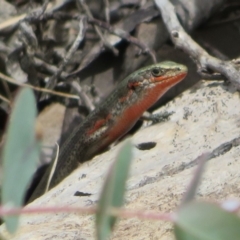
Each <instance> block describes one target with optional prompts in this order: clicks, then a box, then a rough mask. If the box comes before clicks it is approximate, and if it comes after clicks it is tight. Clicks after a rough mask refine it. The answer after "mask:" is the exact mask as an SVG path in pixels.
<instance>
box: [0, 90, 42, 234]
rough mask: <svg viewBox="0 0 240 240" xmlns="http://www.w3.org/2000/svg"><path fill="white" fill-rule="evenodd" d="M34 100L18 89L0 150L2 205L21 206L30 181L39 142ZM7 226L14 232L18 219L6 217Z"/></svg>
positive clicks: (36, 159)
mask: <svg viewBox="0 0 240 240" xmlns="http://www.w3.org/2000/svg"><path fill="white" fill-rule="evenodd" d="M35 119H36V107H35V97H34V94H33V92H32V90H30V89H27V88H25V89H22V90H20V92H19V94H18V96H17V97H16V100H15V105H14V107H13V111H12V114H11V116H10V121H9V124H8V129H7V136H6V141H5V146H4V149H3V156H2V158H3V183H2V204H3V205H4V207H21V206H22V204H23V199H24V195H25V192H26V189H27V186H28V184H29V181H30V179H31V177H32V175H33V173H34V171H35V169H36V164H37V161H38V159H39V153H40V143H39V141H38V140H37V139H36V134H35ZM4 220H5V223H6V227H7V229H8V231H9V232H11V233H14V232H15V231H16V229H17V226H18V216H5V217H4Z"/></svg>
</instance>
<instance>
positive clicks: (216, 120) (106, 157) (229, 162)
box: [0, 81, 240, 240]
mask: <svg viewBox="0 0 240 240" xmlns="http://www.w3.org/2000/svg"><path fill="white" fill-rule="evenodd" d="M239 106H240V99H239V93H238V92H235V91H234V90H233V89H231V88H230V87H227V86H225V85H224V84H223V83H222V82H221V81H219V82H207V83H199V84H198V85H197V86H195V87H193V88H192V89H190V90H188V91H186V92H185V93H184V94H182V95H181V96H179V97H177V98H175V100H174V101H172V102H170V103H168V104H167V105H166V106H165V107H163V108H162V109H160V110H161V111H162V110H167V111H174V114H173V115H172V116H171V117H170V120H169V121H166V122H164V123H159V124H156V125H153V126H149V127H146V128H144V129H142V130H140V131H139V132H137V133H136V134H135V135H134V136H133V137H132V142H133V143H134V144H139V143H143V142H156V143H157V145H156V146H155V147H154V148H153V149H151V150H147V151H140V150H138V149H136V148H134V160H133V164H132V168H131V174H130V177H129V181H128V187H127V190H128V191H127V194H126V204H125V207H127V208H129V209H133V210H137V209H143V210H156V211H160V212H171V211H174V210H175V209H176V207H177V206H178V205H179V203H180V201H181V198H182V195H183V194H184V192H185V190H186V187H187V186H188V184H189V182H190V180H191V178H192V175H193V171H194V166H195V165H196V164H194V163H192V161H193V160H194V159H195V158H197V157H198V156H199V155H201V154H202V153H205V152H209V151H210V152H211V151H213V150H214V149H215V148H217V147H218V146H220V145H221V144H223V143H227V142H229V141H231V140H232V139H234V138H237V137H239V135H240V134H239V133H240V108H239ZM120 145H121V144H118V145H117V146H114V147H113V148H112V149H111V151H108V152H106V153H103V154H101V155H99V156H96V157H95V158H94V159H93V160H92V161H90V162H87V163H85V164H83V165H82V166H80V167H79V168H78V169H77V170H76V171H75V172H73V173H72V174H71V175H70V176H69V177H68V178H66V179H65V180H64V181H63V182H62V183H61V184H59V185H58V186H57V187H55V188H54V189H52V190H51V191H49V192H48V193H47V194H46V195H45V196H43V197H41V198H39V199H37V200H35V201H34V202H33V203H31V204H30V206H31V207H33V206H42V207H44V206H61V205H67V206H75V207H76V206H81V207H83V206H92V205H95V203H96V201H97V199H98V197H99V193H100V190H101V187H102V184H103V181H104V178H105V175H106V172H107V171H108V169H109V167H110V165H111V163H112V162H113V160H114V159H115V157H116V155H117V153H118V151H119V148H120ZM239 155H240V147H239V146H235V147H232V148H231V147H230V148H229V149H228V151H226V152H225V153H224V154H222V155H220V156H218V157H216V158H213V159H211V160H210V161H209V162H208V163H207V169H206V171H205V173H204V176H203V179H202V184H201V186H200V189H199V192H198V195H197V198H203V199H205V200H214V201H221V200H224V199H227V198H239V192H240V191H239V171H238V169H239ZM76 191H81V192H85V193H91V194H92V195H91V196H86V197H76V196H74V193H75V192H76ZM0 234H1V235H2V236H3V237H4V238H6V239H18V240H25V239H35V240H38V239H39V240H42V239H81V240H83V239H94V236H95V232H94V216H86V215H83V216H81V215H79V214H68V213H64V214H63V213H58V214H37V215H27V216H22V218H21V226H20V229H19V231H18V233H17V234H16V235H15V236H11V237H10V236H9V235H8V234H7V233H6V230H5V227H4V226H1V228H0ZM112 239H136V240H139V239H161V240H169V239H170V240H171V239H174V237H173V235H172V224H171V223H168V222H167V223H165V222H158V221H143V220H138V219H122V220H121V221H119V223H118V224H117V226H116V228H115V231H114V234H113V236H112Z"/></svg>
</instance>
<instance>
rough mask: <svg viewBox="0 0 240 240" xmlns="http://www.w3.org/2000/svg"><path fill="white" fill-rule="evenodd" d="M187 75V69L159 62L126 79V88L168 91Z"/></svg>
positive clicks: (180, 65)
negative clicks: (160, 88) (153, 88)
mask: <svg viewBox="0 0 240 240" xmlns="http://www.w3.org/2000/svg"><path fill="white" fill-rule="evenodd" d="M186 75H187V67H186V66H184V65H182V64H178V63H175V62H170V61H166V62H161V63H157V64H153V65H150V66H147V67H144V68H141V69H140V70H138V71H136V72H134V73H133V74H131V75H130V76H129V78H128V88H130V89H132V90H135V91H141V89H146V88H148V89H149V88H152V87H156V85H158V86H159V87H162V88H164V89H165V90H168V89H169V88H171V87H172V86H174V85H175V84H177V83H178V82H180V81H181V80H182V79H183V78H185V76H186Z"/></svg>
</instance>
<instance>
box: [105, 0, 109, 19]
mask: <svg viewBox="0 0 240 240" xmlns="http://www.w3.org/2000/svg"><path fill="white" fill-rule="evenodd" d="M104 5H105V19H106V22H107V23H108V24H109V23H110V16H109V12H110V10H109V1H108V0H104Z"/></svg>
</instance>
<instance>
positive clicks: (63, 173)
mask: <svg viewBox="0 0 240 240" xmlns="http://www.w3.org/2000/svg"><path fill="white" fill-rule="evenodd" d="M187 71H188V70H187V67H186V66H184V65H182V64H178V63H175V62H171V61H165V62H160V63H156V64H153V65H150V66H147V67H143V68H141V69H139V70H137V71H135V72H134V73H132V74H130V75H129V76H128V77H126V78H125V79H124V80H122V81H121V82H120V83H119V84H118V85H117V87H116V88H115V89H114V90H113V92H112V93H111V94H110V95H109V96H108V97H107V98H106V99H105V100H104V101H103V102H102V103H101V104H100V105H99V106H98V107H97V108H96V109H95V110H94V111H92V113H90V114H89V115H88V116H87V117H86V119H85V120H83V122H82V123H81V124H79V125H78V126H76V128H75V129H74V131H72V132H71V133H70V135H69V137H68V138H67V139H66V140H65V142H64V143H63V145H62V147H61V148H60V152H59V158H58V162H57V166H56V169H55V172H54V174H53V177H52V180H51V182H50V186H49V188H53V187H54V186H56V185H57V184H58V183H60V182H61V181H62V180H63V179H64V178H65V177H67V176H68V175H69V174H70V173H71V172H72V171H73V170H75V169H76V168H77V167H78V166H79V163H83V162H85V161H88V160H90V159H91V158H93V157H94V156H95V155H97V154H98V153H99V152H101V151H102V150H103V149H105V148H106V147H108V146H109V145H110V144H112V143H113V142H115V141H116V140H118V139H119V138H120V137H122V136H123V135H124V134H125V133H126V132H128V131H129V130H130V129H131V128H132V127H133V125H134V124H135V123H136V122H137V120H138V119H139V118H140V117H141V116H142V114H143V113H144V112H145V111H146V110H147V109H148V108H150V107H151V106H152V105H153V104H154V103H156V102H157V101H158V99H159V98H160V97H161V96H162V95H163V94H164V93H166V92H167V91H168V90H169V89H170V88H172V87H173V86H174V85H176V84H177V83H179V82H180V81H182V80H183V79H184V78H185V76H186V75H187ZM51 167H52V164H50V166H49V167H48V169H47V170H46V172H45V174H44V175H43V177H42V179H41V180H40V183H39V184H38V185H37V187H36V189H35V191H34V192H33V194H32V196H31V198H30V202H31V201H33V200H34V199H36V198H37V197H39V196H41V195H42V194H43V193H44V190H45V187H46V184H47V180H48V177H49V174H50V171H51Z"/></svg>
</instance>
